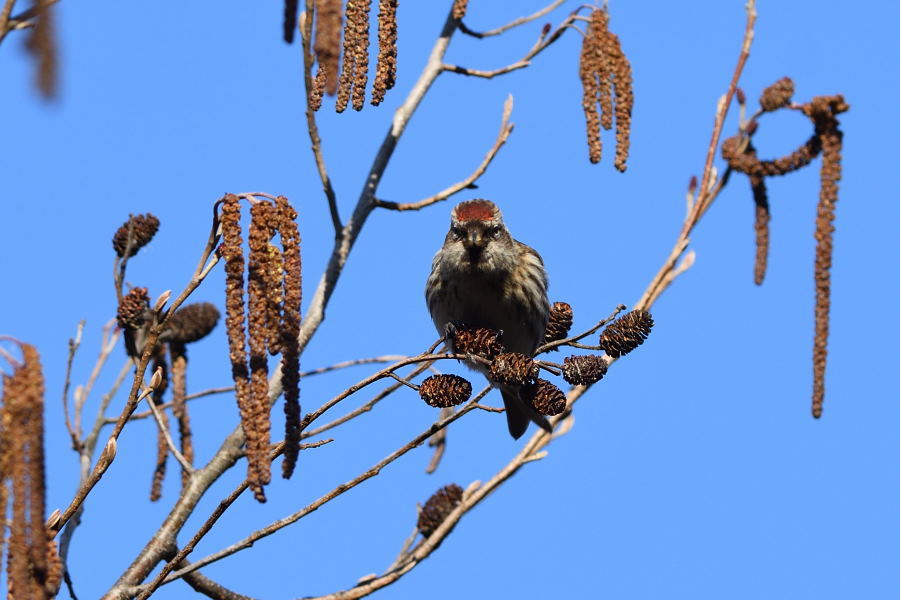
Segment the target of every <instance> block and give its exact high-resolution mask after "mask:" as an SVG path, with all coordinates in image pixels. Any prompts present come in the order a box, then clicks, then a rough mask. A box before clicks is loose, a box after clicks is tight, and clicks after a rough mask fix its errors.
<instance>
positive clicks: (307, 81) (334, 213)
mask: <svg viewBox="0 0 900 600" xmlns="http://www.w3.org/2000/svg"><path fill="white" fill-rule="evenodd" d="M314 4H315V0H306V12H304V13H303V16H302V19H301V23H300V38H301V39H300V42H301V46H302V48H303V85H304V88H305V89H306V129H307V131H309V141H310V143H311V144H312V148H311V149H312V153H313V158H314V159H315V161H316V171H318V173H319V179H320V180H321V181H322V191H324V192H325V198H326V199H327V200H328V211H329V212H330V213H331V222H332V224H333V225H334V235H335V236H340V235H341V230H343V228H344V225H343V224H342V223H341V216H340V213H338V207H337V196H336V195H335V193H334V187H333V186H332V185H331V178H330V177H329V176H328V169H327V167H326V166H325V155H324V154H323V152H322V137H321V136H320V135H319V126H318V124H317V123H316V111H315V110H313V108H312V96H313V75H312V68H313V63H314V62H315V56H314V55H313V52H312V24H313V18H312V16H313V10H314V8H313V6H314Z"/></svg>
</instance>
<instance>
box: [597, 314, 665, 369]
mask: <svg viewBox="0 0 900 600" xmlns="http://www.w3.org/2000/svg"><path fill="white" fill-rule="evenodd" d="M652 327H653V317H652V316H651V315H650V313H648V312H647V311H645V310H633V311H631V312H629V313H626V314H625V315H624V316H622V317H619V318H618V319H616V320H615V321H613V322H612V323H611V324H610V325H609V326H608V327H607V328H606V329H604V330H603V333H601V334H600V347H601V348H603V350H604V351H605V352H606V354H608V355H609V356H611V357H613V358H618V357H620V356H624V355H625V354H628V353H629V352H631V351H632V350H634V349H635V348H637V347H638V346H640V345H641V344H643V343H644V340H646V339H647V336H648V335H650V329H651V328H652Z"/></svg>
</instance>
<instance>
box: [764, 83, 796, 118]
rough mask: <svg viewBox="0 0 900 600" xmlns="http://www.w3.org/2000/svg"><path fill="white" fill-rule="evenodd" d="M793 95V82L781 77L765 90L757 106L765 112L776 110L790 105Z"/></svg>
mask: <svg viewBox="0 0 900 600" xmlns="http://www.w3.org/2000/svg"><path fill="white" fill-rule="evenodd" d="M793 95H794V82H793V81H792V80H791V78H790V77H782V78H781V79H779V80H778V81H776V82H775V83H773V84H772V85H770V86H769V87H767V88H766V89H765V90H763V93H762V95H761V96H760V97H759V106H760V108H762V109H763V110H764V111H766V112H771V111H773V110H778V109H779V108H782V107H784V106H787V105H788V104H790V103H791V97H793Z"/></svg>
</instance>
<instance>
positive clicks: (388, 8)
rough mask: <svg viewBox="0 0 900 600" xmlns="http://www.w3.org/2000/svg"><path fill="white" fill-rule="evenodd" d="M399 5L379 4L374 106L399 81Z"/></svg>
mask: <svg viewBox="0 0 900 600" xmlns="http://www.w3.org/2000/svg"><path fill="white" fill-rule="evenodd" d="M397 3H398V0H379V2H378V65H377V66H376V68H375V82H374V83H373V84H372V99H371V101H370V102H371V104H372V106H378V105H379V104H381V102H382V101H383V100H384V95H385V93H386V92H387V91H388V90H389V89H391V88H392V87H394V82H395V81H396V79H397Z"/></svg>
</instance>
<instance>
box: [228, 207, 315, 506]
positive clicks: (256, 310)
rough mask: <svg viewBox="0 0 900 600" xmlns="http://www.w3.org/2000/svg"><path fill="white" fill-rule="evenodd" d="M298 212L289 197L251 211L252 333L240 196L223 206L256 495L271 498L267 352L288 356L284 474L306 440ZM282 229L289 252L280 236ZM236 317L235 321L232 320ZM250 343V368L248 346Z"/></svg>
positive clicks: (233, 336) (232, 340) (235, 347)
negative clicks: (267, 493) (276, 243)
mask: <svg viewBox="0 0 900 600" xmlns="http://www.w3.org/2000/svg"><path fill="white" fill-rule="evenodd" d="M296 218H297V211H296V210H294V208H293V207H292V206H291V204H290V203H289V202H288V200H287V198H285V197H283V196H281V197H278V198H276V200H275V201H274V203H273V202H269V201H267V200H255V201H253V205H252V207H251V209H250V230H249V233H248V245H249V248H250V254H249V260H248V265H247V312H248V314H249V318H248V327H247V336H248V338H249V339H248V340H245V339H244V330H243V319H244V303H243V267H244V262H243V254H242V250H241V232H240V201H239V199H238V197H237V196H234V195H232V194H229V195H227V196H226V197H225V203H224V204H223V208H222V235H223V240H224V241H223V244H222V254H223V256H224V257H225V259H226V263H225V272H226V326H227V329H228V338H229V347H230V348H231V357H232V374H233V375H234V379H235V390H236V391H237V398H238V406H239V408H240V411H241V424H242V427H243V429H244V436H245V439H246V446H247V479H248V481H249V483H250V487H251V489H252V490H253V493H254V495H255V496H256V498H257V500H259V501H260V502H264V501H265V494H264V492H263V486H264V485H266V484H267V483H269V481H270V480H271V467H270V463H269V440H270V437H271V433H270V428H271V422H270V405H269V396H268V382H267V376H268V356H267V353H270V354H275V353H278V352H280V353H281V355H282V359H283V360H282V384H283V386H284V396H285V409H284V410H285V415H286V423H285V428H286V430H285V444H286V449H285V463H284V465H283V468H282V473H283V475H284V476H285V477H289V476H290V475H291V473H292V472H293V470H294V464H295V463H296V459H297V451H298V450H299V440H300V400H299V398H300V388H299V369H300V350H299V333H300V301H301V289H300V286H301V283H302V280H301V274H300V268H301V261H300V234H299V231H298V228H297V223H296ZM276 234H278V235H279V236H280V238H281V249H278V248H276V247H275V246H274V245H273V244H272V243H271V240H272V238H273V237H274V236H275V235H276ZM232 316H233V317H234V318H232ZM247 344H248V345H249V349H250V351H249V369H248V366H247V362H246V361H247V353H246V345H247Z"/></svg>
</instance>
